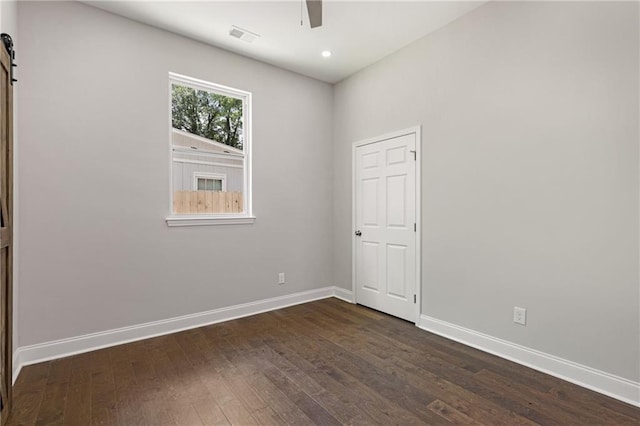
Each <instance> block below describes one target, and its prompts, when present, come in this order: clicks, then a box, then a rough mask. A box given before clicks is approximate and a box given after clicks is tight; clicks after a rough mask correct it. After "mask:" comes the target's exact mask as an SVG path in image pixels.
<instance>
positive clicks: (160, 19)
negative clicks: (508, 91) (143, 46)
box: [84, 0, 485, 83]
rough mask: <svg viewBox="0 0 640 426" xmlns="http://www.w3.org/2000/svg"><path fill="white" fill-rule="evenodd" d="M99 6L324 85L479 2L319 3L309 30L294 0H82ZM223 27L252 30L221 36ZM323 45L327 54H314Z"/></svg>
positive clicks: (224, 31) (332, 0) (304, 12)
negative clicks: (241, 36) (246, 35)
mask: <svg viewBox="0 0 640 426" xmlns="http://www.w3.org/2000/svg"><path fill="white" fill-rule="evenodd" d="M84 3H87V4H91V5H93V6H95V7H98V8H100V9H104V10H107V11H109V12H112V13H115V14H118V15H122V16H125V17H128V18H130V19H133V20H136V21H139V22H143V23H146V24H149V25H153V26H155V27H158V28H163V29H166V30H168V31H171V32H174V33H177V34H182V35H184V36H187V37H190V38H193V39H195V40H199V41H202V42H205V43H208V44H211V45H213V46H218V47H221V48H224V49H227V50H230V51H233V52H236V53H239V54H241V55H244V56H249V57H251V58H255V59H258V60H261V61H264V62H267V63H270V64H273V65H276V66H279V67H282V68H285V69H289V70H291V71H295V72H298V73H300V74H304V75H308V76H310V77H314V78H317V79H319V80H323V81H326V82H329V83H335V82H338V81H340V80H342V79H344V78H345V77H348V76H349V75H351V74H353V73H354V72H356V71H358V70H360V69H362V68H365V67H366V66H368V65H370V64H372V63H374V62H376V61H378V60H380V59H382V58H383V57H385V56H387V55H389V54H390V53H392V52H394V51H396V50H398V49H400V48H401V47H403V46H406V45H407V44H409V43H411V42H412V41H414V40H417V39H419V38H421V37H423V36H425V35H426V34H428V33H430V32H432V31H435V30H437V29H438V28H441V27H443V26H444V25H446V24H448V23H449V22H451V21H453V20H455V19H456V18H458V17H460V16H462V15H464V14H465V13H467V12H469V11H471V10H473V9H475V8H476V7H478V6H480V5H482V4H484V3H485V2H484V1H412V2H404V1H337V0H325V1H324V10H323V25H322V27H319V28H314V29H311V28H309V18H308V16H307V10H306V6H304V7H303V8H302V18H303V25H302V26H300V15H301V6H302V2H301V1H295V0H294V1H265V0H262V1H238V0H236V1H91V0H88V1H84ZM231 25H236V26H238V27H240V28H243V29H245V30H249V31H251V32H254V33H258V34H259V35H260V37H259V38H258V39H256V40H255V41H254V42H253V43H251V44H249V43H247V42H244V41H241V40H238V39H235V38H232V37H231V36H229V29H230V27H231ZM323 50H330V51H331V52H332V53H333V54H332V56H331V57H330V58H323V57H322V56H321V54H320V53H321V52H322V51H323Z"/></svg>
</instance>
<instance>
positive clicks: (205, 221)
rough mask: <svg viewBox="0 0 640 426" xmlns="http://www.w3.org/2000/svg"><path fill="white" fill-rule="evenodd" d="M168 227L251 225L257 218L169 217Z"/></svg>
mask: <svg viewBox="0 0 640 426" xmlns="http://www.w3.org/2000/svg"><path fill="white" fill-rule="evenodd" d="M166 221H167V226H209V225H251V224H252V223H253V222H255V221H256V218H255V216H223V215H220V216H206V215H197V216H187V215H185V216H169V217H167V218H166Z"/></svg>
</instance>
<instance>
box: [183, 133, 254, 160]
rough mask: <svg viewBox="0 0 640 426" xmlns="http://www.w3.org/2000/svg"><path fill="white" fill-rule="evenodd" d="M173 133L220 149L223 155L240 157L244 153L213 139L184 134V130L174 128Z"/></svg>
mask: <svg viewBox="0 0 640 426" xmlns="http://www.w3.org/2000/svg"><path fill="white" fill-rule="evenodd" d="M173 132H174V133H177V134H179V135H181V136H184V137H187V138H191V139H194V140H196V141H199V142H203V143H206V144H209V145H211V146H212V147H216V148H218V149H221V150H222V151H223V152H222V153H224V154H229V155H232V156H234V157H242V156H243V155H244V151H242V150H241V149H238V148H235V147H233V146H231V145H226V144H223V143H222V142H218V141H214V140H213V139H207V138H204V137H202V136H200V135H195V134H193V133H189V132H185V131H184V130H180V129H176V128H175V127H174V128H173ZM174 147H178V148H186V149H189V148H187V147H185V146H180V145H174ZM224 151H227V152H224ZM213 152H215V151H213Z"/></svg>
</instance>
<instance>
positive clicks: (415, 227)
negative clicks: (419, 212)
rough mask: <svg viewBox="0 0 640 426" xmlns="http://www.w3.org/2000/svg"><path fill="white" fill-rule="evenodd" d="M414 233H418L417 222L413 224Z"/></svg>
mask: <svg viewBox="0 0 640 426" xmlns="http://www.w3.org/2000/svg"><path fill="white" fill-rule="evenodd" d="M413 232H418V225H416V223H415V222H413Z"/></svg>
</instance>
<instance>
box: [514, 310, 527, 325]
mask: <svg viewBox="0 0 640 426" xmlns="http://www.w3.org/2000/svg"><path fill="white" fill-rule="evenodd" d="M513 322H515V323H516V324H522V325H527V310H526V309H525V308H519V307H517V306H514V307H513Z"/></svg>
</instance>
